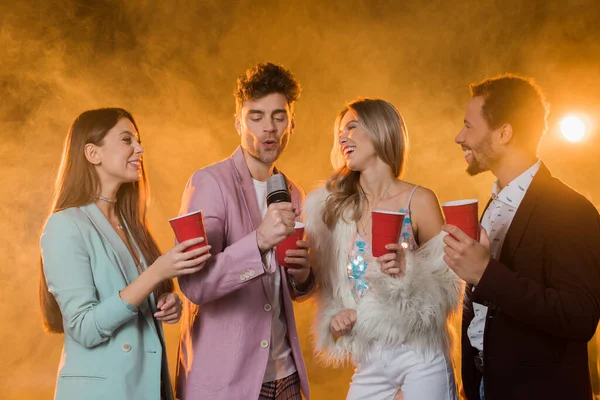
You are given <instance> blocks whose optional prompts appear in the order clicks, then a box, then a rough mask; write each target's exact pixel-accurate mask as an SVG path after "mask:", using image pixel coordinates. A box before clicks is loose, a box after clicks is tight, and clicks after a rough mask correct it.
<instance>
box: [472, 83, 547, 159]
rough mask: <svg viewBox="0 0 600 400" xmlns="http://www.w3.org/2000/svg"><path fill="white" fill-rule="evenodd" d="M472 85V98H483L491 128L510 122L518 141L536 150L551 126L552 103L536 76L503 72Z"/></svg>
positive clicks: (484, 109) (485, 112)
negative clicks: (549, 113)
mask: <svg viewBox="0 0 600 400" xmlns="http://www.w3.org/2000/svg"><path fill="white" fill-rule="evenodd" d="M469 88H470V90H471V97H478V96H481V97H483V98H484V100H485V102H484V104H483V107H482V112H483V117H484V118H485V120H486V121H487V123H488V125H489V127H490V128H491V129H498V128H499V127H500V126H502V125H503V124H510V125H511V126H512V129H513V133H514V135H515V139H516V140H517V141H519V142H521V143H522V144H523V145H525V146H527V147H531V148H536V149H537V146H538V145H539V142H540V140H541V139H542V136H544V133H545V132H546V129H547V127H548V125H547V122H546V118H547V116H548V109H549V106H548V103H547V102H546V99H545V97H544V94H543V93H542V91H541V89H540V87H539V86H538V85H537V84H536V83H535V82H534V81H533V79H531V78H526V77H523V76H519V75H516V74H503V75H498V76H496V77H493V78H488V79H485V80H483V81H482V82H480V83H477V84H475V83H474V84H471V85H470V87H469Z"/></svg>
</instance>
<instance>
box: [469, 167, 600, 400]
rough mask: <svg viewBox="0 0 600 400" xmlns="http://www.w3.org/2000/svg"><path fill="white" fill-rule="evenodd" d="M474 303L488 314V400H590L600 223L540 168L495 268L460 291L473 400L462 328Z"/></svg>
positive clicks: (599, 302)
mask: <svg viewBox="0 0 600 400" xmlns="http://www.w3.org/2000/svg"><path fill="white" fill-rule="evenodd" d="M472 301H475V302H477V303H480V304H483V305H486V306H488V307H489V309H488V314H487V319H486V327H485V332H484V341H483V343H484V346H483V347H484V367H483V368H484V372H483V375H484V384H485V398H486V400H509V399H510V400H519V399H523V400H532V399H544V400H551V399H561V400H562V399H569V400H579V399H581V400H584V399H585V400H588V399H589V400H591V399H592V388H591V383H590V375H589V369H588V353H587V342H588V341H589V340H590V339H591V338H592V337H593V335H594V332H595V330H596V327H597V325H598V319H599V317H600V216H599V215H598V211H597V210H596V209H595V208H594V206H593V205H592V204H591V203H590V202H589V201H588V200H587V199H586V198H585V197H583V196H582V195H580V194H579V193H577V192H575V191H574V190H573V189H571V188H569V187H568V186H566V185H565V184H564V183H562V182H561V181H559V180H558V179H556V178H554V177H552V175H550V171H548V169H547V168H546V166H545V165H543V164H542V166H541V168H540V170H539V171H538V173H537V174H536V175H535V177H534V179H533V181H532V183H531V186H530V187H529V189H528V190H527V193H526V194H525V197H524V198H523V201H522V202H521V205H520V206H519V208H518V209H517V212H516V214H515V216H514V219H513V221H512V224H511V226H510V228H509V230H508V232H507V234H506V238H505V240H504V244H503V246H502V250H501V252H500V258H499V260H494V259H492V260H490V263H489V264H488V266H487V269H486V271H485V273H484V274H483V276H482V277H481V280H480V281H479V284H478V285H477V288H476V290H475V291H472V290H471V287H468V288H467V289H466V294H465V308H464V314H463V326H462V379H463V386H464V390H465V394H466V396H467V398H468V399H469V400H476V399H479V384H480V380H481V373H480V372H479V371H478V370H477V369H476V368H475V364H474V361H473V356H475V355H476V354H477V350H476V349H475V348H473V347H471V344H470V342H469V338H468V336H467V328H468V326H469V324H470V323H471V320H472V319H473V306H472Z"/></svg>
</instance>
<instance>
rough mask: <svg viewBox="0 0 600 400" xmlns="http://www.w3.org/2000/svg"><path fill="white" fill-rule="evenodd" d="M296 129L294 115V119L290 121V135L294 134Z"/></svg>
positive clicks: (293, 117)
mask: <svg viewBox="0 0 600 400" xmlns="http://www.w3.org/2000/svg"><path fill="white" fill-rule="evenodd" d="M294 129H296V117H295V116H294V115H292V120H291V121H290V135H292V134H294Z"/></svg>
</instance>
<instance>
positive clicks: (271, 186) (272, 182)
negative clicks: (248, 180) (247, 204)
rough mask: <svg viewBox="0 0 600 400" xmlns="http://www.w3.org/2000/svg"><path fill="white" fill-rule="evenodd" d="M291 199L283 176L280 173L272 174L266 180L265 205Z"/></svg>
mask: <svg viewBox="0 0 600 400" xmlns="http://www.w3.org/2000/svg"><path fill="white" fill-rule="evenodd" d="M291 201H292V199H291V197H290V193H289V192H288V189H287V184H286V181H285V177H284V176H283V175H282V174H274V175H272V176H271V177H270V178H269V179H268V180H267V206H268V205H270V204H271V203H281V202H288V203H290V202H291Z"/></svg>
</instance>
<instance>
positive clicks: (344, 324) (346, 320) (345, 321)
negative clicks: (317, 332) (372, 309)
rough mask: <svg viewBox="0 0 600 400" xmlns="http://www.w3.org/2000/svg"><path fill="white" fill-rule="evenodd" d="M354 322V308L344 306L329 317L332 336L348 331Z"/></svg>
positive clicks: (341, 334) (344, 333)
mask: <svg viewBox="0 0 600 400" xmlns="http://www.w3.org/2000/svg"><path fill="white" fill-rule="evenodd" d="M355 323H356V310H354V309H352V308H346V309H344V310H342V311H340V312H339V313H338V314H337V315H336V316H335V317H333V318H332V319H331V322H330V323H329V331H330V332H331V333H332V334H333V335H334V336H343V335H346V334H348V333H350V331H351V330H352V327H353V326H354V324H355Z"/></svg>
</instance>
